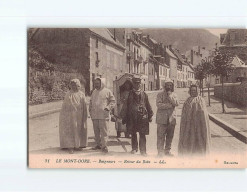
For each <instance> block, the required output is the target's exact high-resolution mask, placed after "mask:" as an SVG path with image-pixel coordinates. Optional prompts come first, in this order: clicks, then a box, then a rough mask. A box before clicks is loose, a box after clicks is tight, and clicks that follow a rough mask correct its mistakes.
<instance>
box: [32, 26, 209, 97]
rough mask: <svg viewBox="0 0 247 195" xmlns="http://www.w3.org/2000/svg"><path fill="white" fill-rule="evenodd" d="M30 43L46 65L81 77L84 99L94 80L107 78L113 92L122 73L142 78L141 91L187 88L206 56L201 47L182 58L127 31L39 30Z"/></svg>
mask: <svg viewBox="0 0 247 195" xmlns="http://www.w3.org/2000/svg"><path fill="white" fill-rule="evenodd" d="M28 40H29V46H32V47H33V48H35V49H37V50H38V51H39V52H40V53H41V54H42V55H43V56H44V57H45V58H46V59H47V60H49V61H50V62H52V63H55V64H57V65H61V66H70V67H71V68H75V69H76V70H77V71H78V72H80V73H81V74H82V75H83V77H84V78H85V80H86V86H85V90H86V93H90V91H91V90H92V89H93V80H94V79H95V78H96V77H104V78H106V86H107V87H108V88H110V89H112V88H113V80H115V79H116V78H118V76H119V75H121V74H124V73H131V74H139V75H141V76H142V79H143V82H142V83H143V89H144V90H157V89H160V88H161V86H162V83H163V82H164V81H165V80H166V79H167V78H170V79H172V80H173V81H174V84H175V87H187V86H189V85H190V84H192V83H194V82H195V76H194V66H195V65H196V64H198V63H199V61H200V60H201V59H202V58H205V57H207V56H209V55H210V52H209V51H208V50H206V49H205V48H200V47H195V48H192V50H191V51H188V52H186V53H185V54H184V55H183V54H181V53H180V51H179V50H178V49H175V48H173V47H172V46H171V45H167V46H165V45H163V44H162V43H159V42H157V41H155V40H154V39H152V38H151V37H150V36H149V35H145V34H143V33H142V32H140V31H138V30H134V29H126V28H111V29H109V28H101V29H97V28H83V29H82V28H76V29H71V28H68V29H66V28H63V29H62V28H61V29H60V28H55V29H51V28H37V29H29V39H28Z"/></svg>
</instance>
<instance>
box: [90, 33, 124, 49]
mask: <svg viewBox="0 0 247 195" xmlns="http://www.w3.org/2000/svg"><path fill="white" fill-rule="evenodd" d="M89 30H90V31H91V32H93V33H95V34H97V35H98V36H100V37H102V38H103V39H105V40H107V41H109V42H111V43H112V44H114V45H116V46H118V47H121V48H122V49H125V47H124V46H123V45H122V44H121V43H120V42H119V41H118V40H117V39H116V40H115V39H114V37H113V35H112V33H111V32H110V31H109V30H108V29H107V28H89Z"/></svg>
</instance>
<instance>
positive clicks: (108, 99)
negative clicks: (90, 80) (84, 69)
mask: <svg viewBox="0 0 247 195" xmlns="http://www.w3.org/2000/svg"><path fill="white" fill-rule="evenodd" d="M94 87H95V89H94V90H93V92H92V95H91V100H90V105H89V113H90V116H91V119H92V121H93V129H94V135H95V141H96V146H95V147H94V148H93V149H94V150H98V149H102V152H104V153H107V152H108V148H107V140H108V132H109V119H110V112H111V110H112V109H113V108H114V106H115V97H114V95H113V93H112V92H111V90H110V89H107V88H106V87H105V78H96V79H95V81H94Z"/></svg>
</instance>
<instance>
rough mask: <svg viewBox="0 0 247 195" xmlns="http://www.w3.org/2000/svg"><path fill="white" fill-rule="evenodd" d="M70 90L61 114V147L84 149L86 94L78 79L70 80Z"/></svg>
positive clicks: (70, 149) (85, 140)
mask: <svg viewBox="0 0 247 195" xmlns="http://www.w3.org/2000/svg"><path fill="white" fill-rule="evenodd" d="M70 88H71V89H70V91H69V92H68V93H67V94H66V95H65V98H64V101H63V104H62V109H61V112H60V116H59V137H60V147H61V148H67V149H69V153H74V150H82V148H85V147H86V146H87V116H88V115H87V107H86V101H85V94H84V93H83V92H82V91H81V90H80V88H81V83H80V81H79V80H78V79H73V80H71V82H70Z"/></svg>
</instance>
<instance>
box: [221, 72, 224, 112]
mask: <svg viewBox="0 0 247 195" xmlns="http://www.w3.org/2000/svg"><path fill="white" fill-rule="evenodd" d="M221 84H222V94H221V103H222V112H223V113H225V101H224V80H223V76H221Z"/></svg>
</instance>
